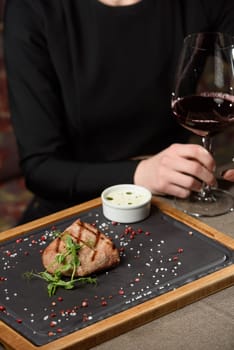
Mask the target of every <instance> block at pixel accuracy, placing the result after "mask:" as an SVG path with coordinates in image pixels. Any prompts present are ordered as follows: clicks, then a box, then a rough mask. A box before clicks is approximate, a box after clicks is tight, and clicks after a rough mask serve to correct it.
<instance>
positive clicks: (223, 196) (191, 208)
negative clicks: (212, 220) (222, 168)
mask: <svg viewBox="0 0 234 350" xmlns="http://www.w3.org/2000/svg"><path fill="white" fill-rule="evenodd" d="M211 193H212V200H211V199H210V198H209V199H208V200H207V199H205V198H201V197H199V196H198V194H197V193H192V194H191V196H190V197H189V198H186V199H180V198H176V199H175V206H176V208H177V209H179V210H181V211H183V212H184V213H187V214H189V215H192V216H196V217H202V216H204V217H205V216H206V217H208V216H218V215H222V214H226V213H228V212H231V211H233V210H234V197H233V196H232V195H231V194H230V193H229V192H227V191H223V190H220V189H217V188H212V189H211Z"/></svg>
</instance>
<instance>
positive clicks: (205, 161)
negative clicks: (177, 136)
mask: <svg viewBox="0 0 234 350" xmlns="http://www.w3.org/2000/svg"><path fill="white" fill-rule="evenodd" d="M169 148H170V149H171V152H172V153H174V154H176V155H177V156H179V157H182V158H185V159H191V160H192V159H193V160H196V161H197V162H199V163H201V164H202V165H203V166H204V167H205V168H206V169H208V170H209V171H210V172H214V171H215V161H214V158H213V157H212V155H211V154H210V152H208V151H207V150H206V149H205V148H204V147H203V146H200V145H194V144H188V145H181V144H173V145H171V146H170V147H169Z"/></svg>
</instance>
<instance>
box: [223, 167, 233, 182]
mask: <svg viewBox="0 0 234 350" xmlns="http://www.w3.org/2000/svg"><path fill="white" fill-rule="evenodd" d="M222 177H223V178H224V180H228V181H232V182H234V169H228V170H225V171H223V173H222Z"/></svg>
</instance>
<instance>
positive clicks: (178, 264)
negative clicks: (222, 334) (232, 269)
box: [0, 207, 234, 346]
mask: <svg viewBox="0 0 234 350" xmlns="http://www.w3.org/2000/svg"><path fill="white" fill-rule="evenodd" d="M77 218H80V219H81V220H83V221H86V222H90V223H92V224H96V227H98V228H99V229H100V230H101V231H103V232H104V233H105V234H108V236H110V237H111V238H112V239H113V241H114V242H115V244H116V246H117V247H118V248H120V249H121V253H120V254H121V263H120V265H119V266H118V267H116V268H114V269H112V270H110V271H106V272H103V273H100V274H99V275H97V276H96V277H97V285H96V286H94V285H83V286H77V288H76V289H73V290H69V291H65V290H62V289H59V290H58V291H57V293H56V295H55V296H53V297H51V298H49V297H48V294H47V289H46V283H45V282H44V281H42V280H40V279H33V280H31V281H28V280H25V279H24V278H23V277H22V275H23V273H25V272H27V271H31V270H34V271H37V272H39V271H43V266H42V264H41V252H42V250H43V249H44V247H45V246H46V245H47V244H48V243H49V242H50V240H51V239H52V232H53V231H54V230H55V229H58V230H61V231H62V230H63V229H64V228H66V227H67V226H68V225H69V224H70V223H72V222H73V221H75V220H76V219H77ZM128 226H129V225H125V224H116V223H112V222H110V221H108V220H107V219H105V218H104V217H103V214H102V210H101V207H98V208H95V209H92V210H88V211H86V212H84V213H82V214H78V215H77V216H73V217H72V218H69V219H64V220H61V221H59V222H57V223H56V224H55V225H53V227H51V226H50V227H47V228H46V229H45V228H44V229H39V230H35V231H31V232H28V233H27V234H25V235H22V236H19V237H18V238H17V239H15V240H13V241H12V240H11V241H7V242H6V243H3V244H1V246H0V319H1V320H2V321H4V322H5V323H7V324H8V325H10V327H12V328H13V329H15V330H16V331H17V332H19V333H20V334H21V335H23V336H24V337H25V338H27V339H28V340H30V341H31V342H32V343H33V344H35V345H37V346H40V345H44V344H47V343H49V342H51V341H53V340H55V339H58V338H60V337H63V336H65V335H67V334H69V333H72V332H74V331H77V330H79V329H81V328H83V327H87V326H88V325H91V324H93V323H96V322H98V321H100V320H102V319H105V318H108V317H110V316H112V315H114V314H116V313H120V312H121V311H124V310H126V309H129V308H131V307H133V306H135V305H138V304H140V303H143V302H145V301H146V300H149V299H151V298H155V297H157V296H159V295H161V294H163V293H166V292H168V291H170V290H173V289H175V288H179V287H180V286H182V285H184V284H186V283H189V282H191V281H193V280H195V279H199V278H200V277H202V276H204V275H207V274H210V273H212V272H214V271H216V270H219V269H221V268H223V267H225V266H228V265H231V264H233V260H234V258H233V251H232V250H230V249H228V248H227V247H225V246H223V245H221V244H220V243H218V242H216V241H214V240H212V239H210V238H208V237H207V236H204V235H203V234H202V233H200V232H198V231H196V230H194V229H191V228H190V227H189V226H188V225H185V224H183V223H181V222H179V221H177V220H175V219H173V218H171V217H170V216H168V215H165V214H164V213H162V212H161V211H159V210H158V209H157V208H156V207H152V211H151V215H150V216H149V218H147V219H146V220H144V221H142V222H140V223H136V224H131V229H128V231H130V232H128V233H126V232H125V231H126V228H127V227H128ZM132 230H135V234H134V235H133V236H132V235H131V232H132Z"/></svg>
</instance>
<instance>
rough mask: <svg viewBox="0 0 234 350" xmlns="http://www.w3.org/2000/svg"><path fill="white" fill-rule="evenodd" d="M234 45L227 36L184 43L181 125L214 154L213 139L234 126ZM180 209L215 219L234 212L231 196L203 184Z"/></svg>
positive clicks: (177, 110) (175, 99)
mask: <svg viewBox="0 0 234 350" xmlns="http://www.w3.org/2000/svg"><path fill="white" fill-rule="evenodd" d="M233 66H234V41H233V38H232V37H230V36H229V35H228V34H224V33H196V34H191V35H189V36H187V37H186V38H185V40H184V45H183V48H182V52H181V56H180V59H179V63H178V69H177V72H176V79H175V87H174V91H173V94H172V110H173V113H174V115H175V117H176V118H177V121H178V122H179V123H180V124H181V125H182V126H183V127H185V128H187V129H189V130H190V131H191V132H193V133H195V134H197V135H199V136H201V139H202V144H203V146H204V147H205V148H206V149H207V150H208V151H209V152H211V153H212V142H211V141H212V137H213V136H214V135H215V134H217V133H220V132H222V131H223V130H225V129H226V128H228V127H230V126H231V125H233V124H234V67H233ZM176 203H177V204H176V205H177V207H178V208H179V209H181V210H183V211H185V212H187V213H189V214H191V215H195V216H215V215H220V214H224V213H226V212H228V211H230V210H232V209H233V206H234V200H233V197H232V195H231V194H230V193H228V192H226V191H222V190H221V189H217V188H211V187H210V186H208V185H207V184H205V183H204V184H203V186H202V190H201V191H200V192H193V193H192V195H191V196H190V197H189V198H188V199H186V200H181V199H178V200H177V201H176Z"/></svg>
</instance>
